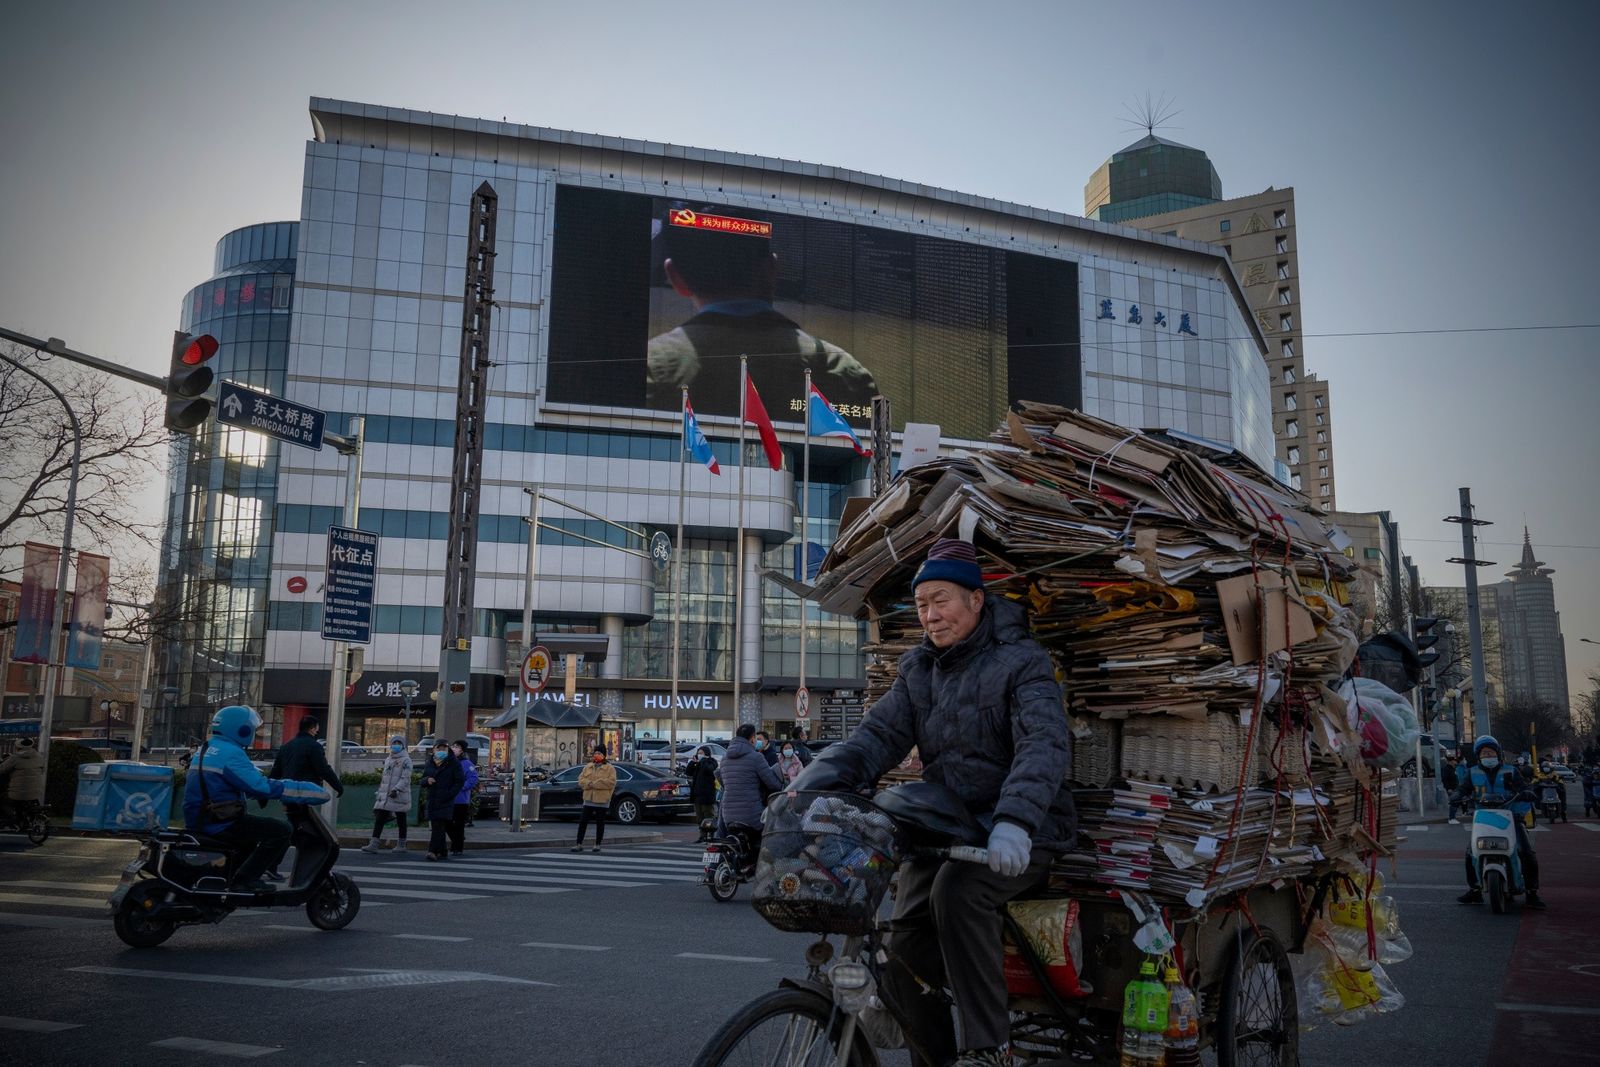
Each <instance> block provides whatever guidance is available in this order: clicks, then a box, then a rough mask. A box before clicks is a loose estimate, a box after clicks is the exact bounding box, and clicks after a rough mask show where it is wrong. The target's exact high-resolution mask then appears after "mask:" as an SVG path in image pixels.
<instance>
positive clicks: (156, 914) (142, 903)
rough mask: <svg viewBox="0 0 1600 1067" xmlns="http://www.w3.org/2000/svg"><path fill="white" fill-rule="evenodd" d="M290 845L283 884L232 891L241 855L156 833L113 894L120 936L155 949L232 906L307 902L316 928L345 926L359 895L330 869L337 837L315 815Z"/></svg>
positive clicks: (205, 840)
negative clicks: (290, 862)
mask: <svg viewBox="0 0 1600 1067" xmlns="http://www.w3.org/2000/svg"><path fill="white" fill-rule="evenodd" d="M291 843H292V844H293V845H294V847H295V858H294V871H293V873H292V875H291V876H290V878H289V883H288V885H286V886H283V887H282V888H274V889H267V890H263V891H262V892H259V893H257V892H251V891H249V890H244V889H234V888H233V878H234V874H235V872H236V870H237V869H238V866H239V864H240V862H241V861H242V860H243V858H244V850H242V849H240V848H238V847H237V846H234V845H230V844H228V843H226V842H223V841H219V840H217V839H216V838H212V837H207V836H206V835H205V834H201V833H195V832H193V831H188V830H156V831H153V832H152V833H150V834H148V835H147V836H146V837H145V838H144V841H143V843H142V844H141V845H140V848H139V857H138V858H137V859H136V860H134V861H133V862H132V863H130V864H128V866H127V867H126V868H124V869H123V872H122V884H121V885H119V886H117V888H116V890H115V891H113V892H112V894H111V899H110V904H111V921H112V925H113V926H115V927H116V931H117V936H118V937H120V938H121V939H122V940H123V941H124V942H126V943H127V944H128V945H131V946H132V947H134V948H154V947H155V946H156V945H159V944H161V943H162V942H163V941H165V940H166V939H167V938H169V937H171V936H172V933H173V931H174V930H176V929H177V928H178V927H180V926H187V925H191V924H194V923H218V922H221V921H222V920H223V919H225V918H227V917H228V915H229V914H230V913H231V912H232V911H233V910H234V909H235V908H295V907H300V906H301V905H304V906H305V909H306V917H307V918H309V919H310V920H311V925H313V926H315V927H317V928H318V929H319V930H339V929H342V928H344V927H346V926H348V925H350V921H351V920H352V919H354V918H355V917H356V912H358V911H360V910H361V890H360V889H359V888H357V886H356V884H355V882H354V881H353V880H352V879H351V878H350V876H349V875H347V874H336V873H334V871H333V865H334V863H335V862H336V861H337V860H338V859H339V841H338V839H337V838H335V837H334V836H333V834H332V833H330V832H329V830H328V827H327V824H326V823H324V822H323V821H322V820H321V819H320V818H315V817H313V818H309V819H302V820H300V823H299V825H298V826H297V827H295V831H294V836H293V837H292V839H291Z"/></svg>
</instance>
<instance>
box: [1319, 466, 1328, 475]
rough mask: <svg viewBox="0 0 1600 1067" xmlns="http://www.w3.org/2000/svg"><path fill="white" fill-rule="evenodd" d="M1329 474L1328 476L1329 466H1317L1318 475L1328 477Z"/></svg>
mask: <svg viewBox="0 0 1600 1067" xmlns="http://www.w3.org/2000/svg"><path fill="white" fill-rule="evenodd" d="M1327 476H1328V468H1327V467H1318V468H1317V477H1318V478H1326V477H1327Z"/></svg>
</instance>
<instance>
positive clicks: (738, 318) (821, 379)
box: [645, 204, 877, 412]
mask: <svg viewBox="0 0 1600 1067" xmlns="http://www.w3.org/2000/svg"><path fill="white" fill-rule="evenodd" d="M772 232H773V226H772V223H771V222H770V221H768V220H766V219H764V218H736V217H733V216H729V215H720V214H717V213H715V212H713V211H712V210H710V209H709V208H695V207H690V206H687V205H681V204H679V205H673V206H670V207H668V208H667V210H666V212H665V215H664V218H663V219H662V220H661V227H660V229H659V231H658V236H659V244H660V246H661V247H662V249H663V251H664V253H665V255H664V257H663V259H662V263H661V267H662V271H663V273H664V274H665V275H666V278H667V281H668V283H669V284H670V285H671V287H672V291H673V292H674V293H676V294H677V295H678V296H679V297H681V298H683V299H685V300H688V301H690V302H691V303H692V304H693V309H694V314H693V315H691V316H690V317H689V318H688V319H687V320H686V321H684V322H683V323H682V324H680V325H678V326H675V327H673V328H672V329H671V330H668V331H667V332H665V333H662V334H659V335H657V336H655V337H652V338H651V339H650V344H649V349H648V356H647V373H648V379H647V384H646V400H645V402H646V404H647V405H648V406H650V407H652V408H658V409H662V410H672V409H674V408H676V407H677V406H678V402H679V390H680V389H681V388H683V387H685V386H687V387H688V389H689V391H690V395H691V396H693V397H694V402H695V403H696V404H697V405H699V407H700V410H702V411H706V412H726V411H735V412H737V411H738V410H739V384H740V379H739V371H738V368H739V359H740V357H741V356H744V357H748V359H749V373H750V378H751V380H752V381H753V382H754V383H755V386H756V390H757V391H758V392H759V393H761V394H762V395H763V396H764V397H770V398H772V399H773V400H775V401H776V400H786V399H787V398H788V394H789V393H791V392H793V391H794V387H795V385H796V383H799V382H802V381H804V378H805V372H806V371H807V370H809V371H810V372H811V380H812V382H813V383H814V384H815V385H816V387H817V388H818V390H820V391H821V393H822V395H823V396H825V397H827V398H828V399H829V401H831V402H832V403H834V404H836V405H846V406H847V407H848V408H849V409H852V410H853V409H859V408H862V407H870V406H871V403H872V396H873V394H874V393H876V392H877V384H876V383H875V382H874V381H873V379H872V374H871V372H869V371H868V370H867V368H866V367H864V366H862V365H861V363H860V362H859V361H858V360H857V359H856V358H855V357H854V356H852V355H851V354H850V353H848V352H846V351H845V350H844V349H842V348H840V347H839V346H838V345H835V344H829V343H828V342H827V341H824V340H822V339H820V338H817V337H813V336H811V335H810V334H809V333H807V332H806V331H805V330H803V329H801V328H800V325H799V324H798V323H796V322H795V321H793V320H792V319H790V318H788V317H787V316H785V315H784V314H782V313H781V312H779V311H778V310H777V309H776V308H775V307H774V306H773V302H774V301H775V300H776V299H777V287H778V259H777V256H776V255H775V254H774V253H773V251H772Z"/></svg>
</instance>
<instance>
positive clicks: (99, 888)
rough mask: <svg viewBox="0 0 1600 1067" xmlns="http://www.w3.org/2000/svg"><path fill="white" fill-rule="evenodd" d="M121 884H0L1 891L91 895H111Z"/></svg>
mask: <svg viewBox="0 0 1600 1067" xmlns="http://www.w3.org/2000/svg"><path fill="white" fill-rule="evenodd" d="M120 884H121V883H120V882H0V890H3V889H9V888H11V887H13V886H14V887H16V888H17V889H81V890H84V891H85V892H89V893H110V892H111V891H112V890H114V889H116V888H117V886H118V885H120Z"/></svg>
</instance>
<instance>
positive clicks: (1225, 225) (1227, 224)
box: [1222, 219, 1233, 233]
mask: <svg viewBox="0 0 1600 1067" xmlns="http://www.w3.org/2000/svg"><path fill="white" fill-rule="evenodd" d="M1231 229H1233V222H1232V220H1231V219H1223V220H1222V232H1223V233H1227V232H1228V231H1229V230H1231Z"/></svg>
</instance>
